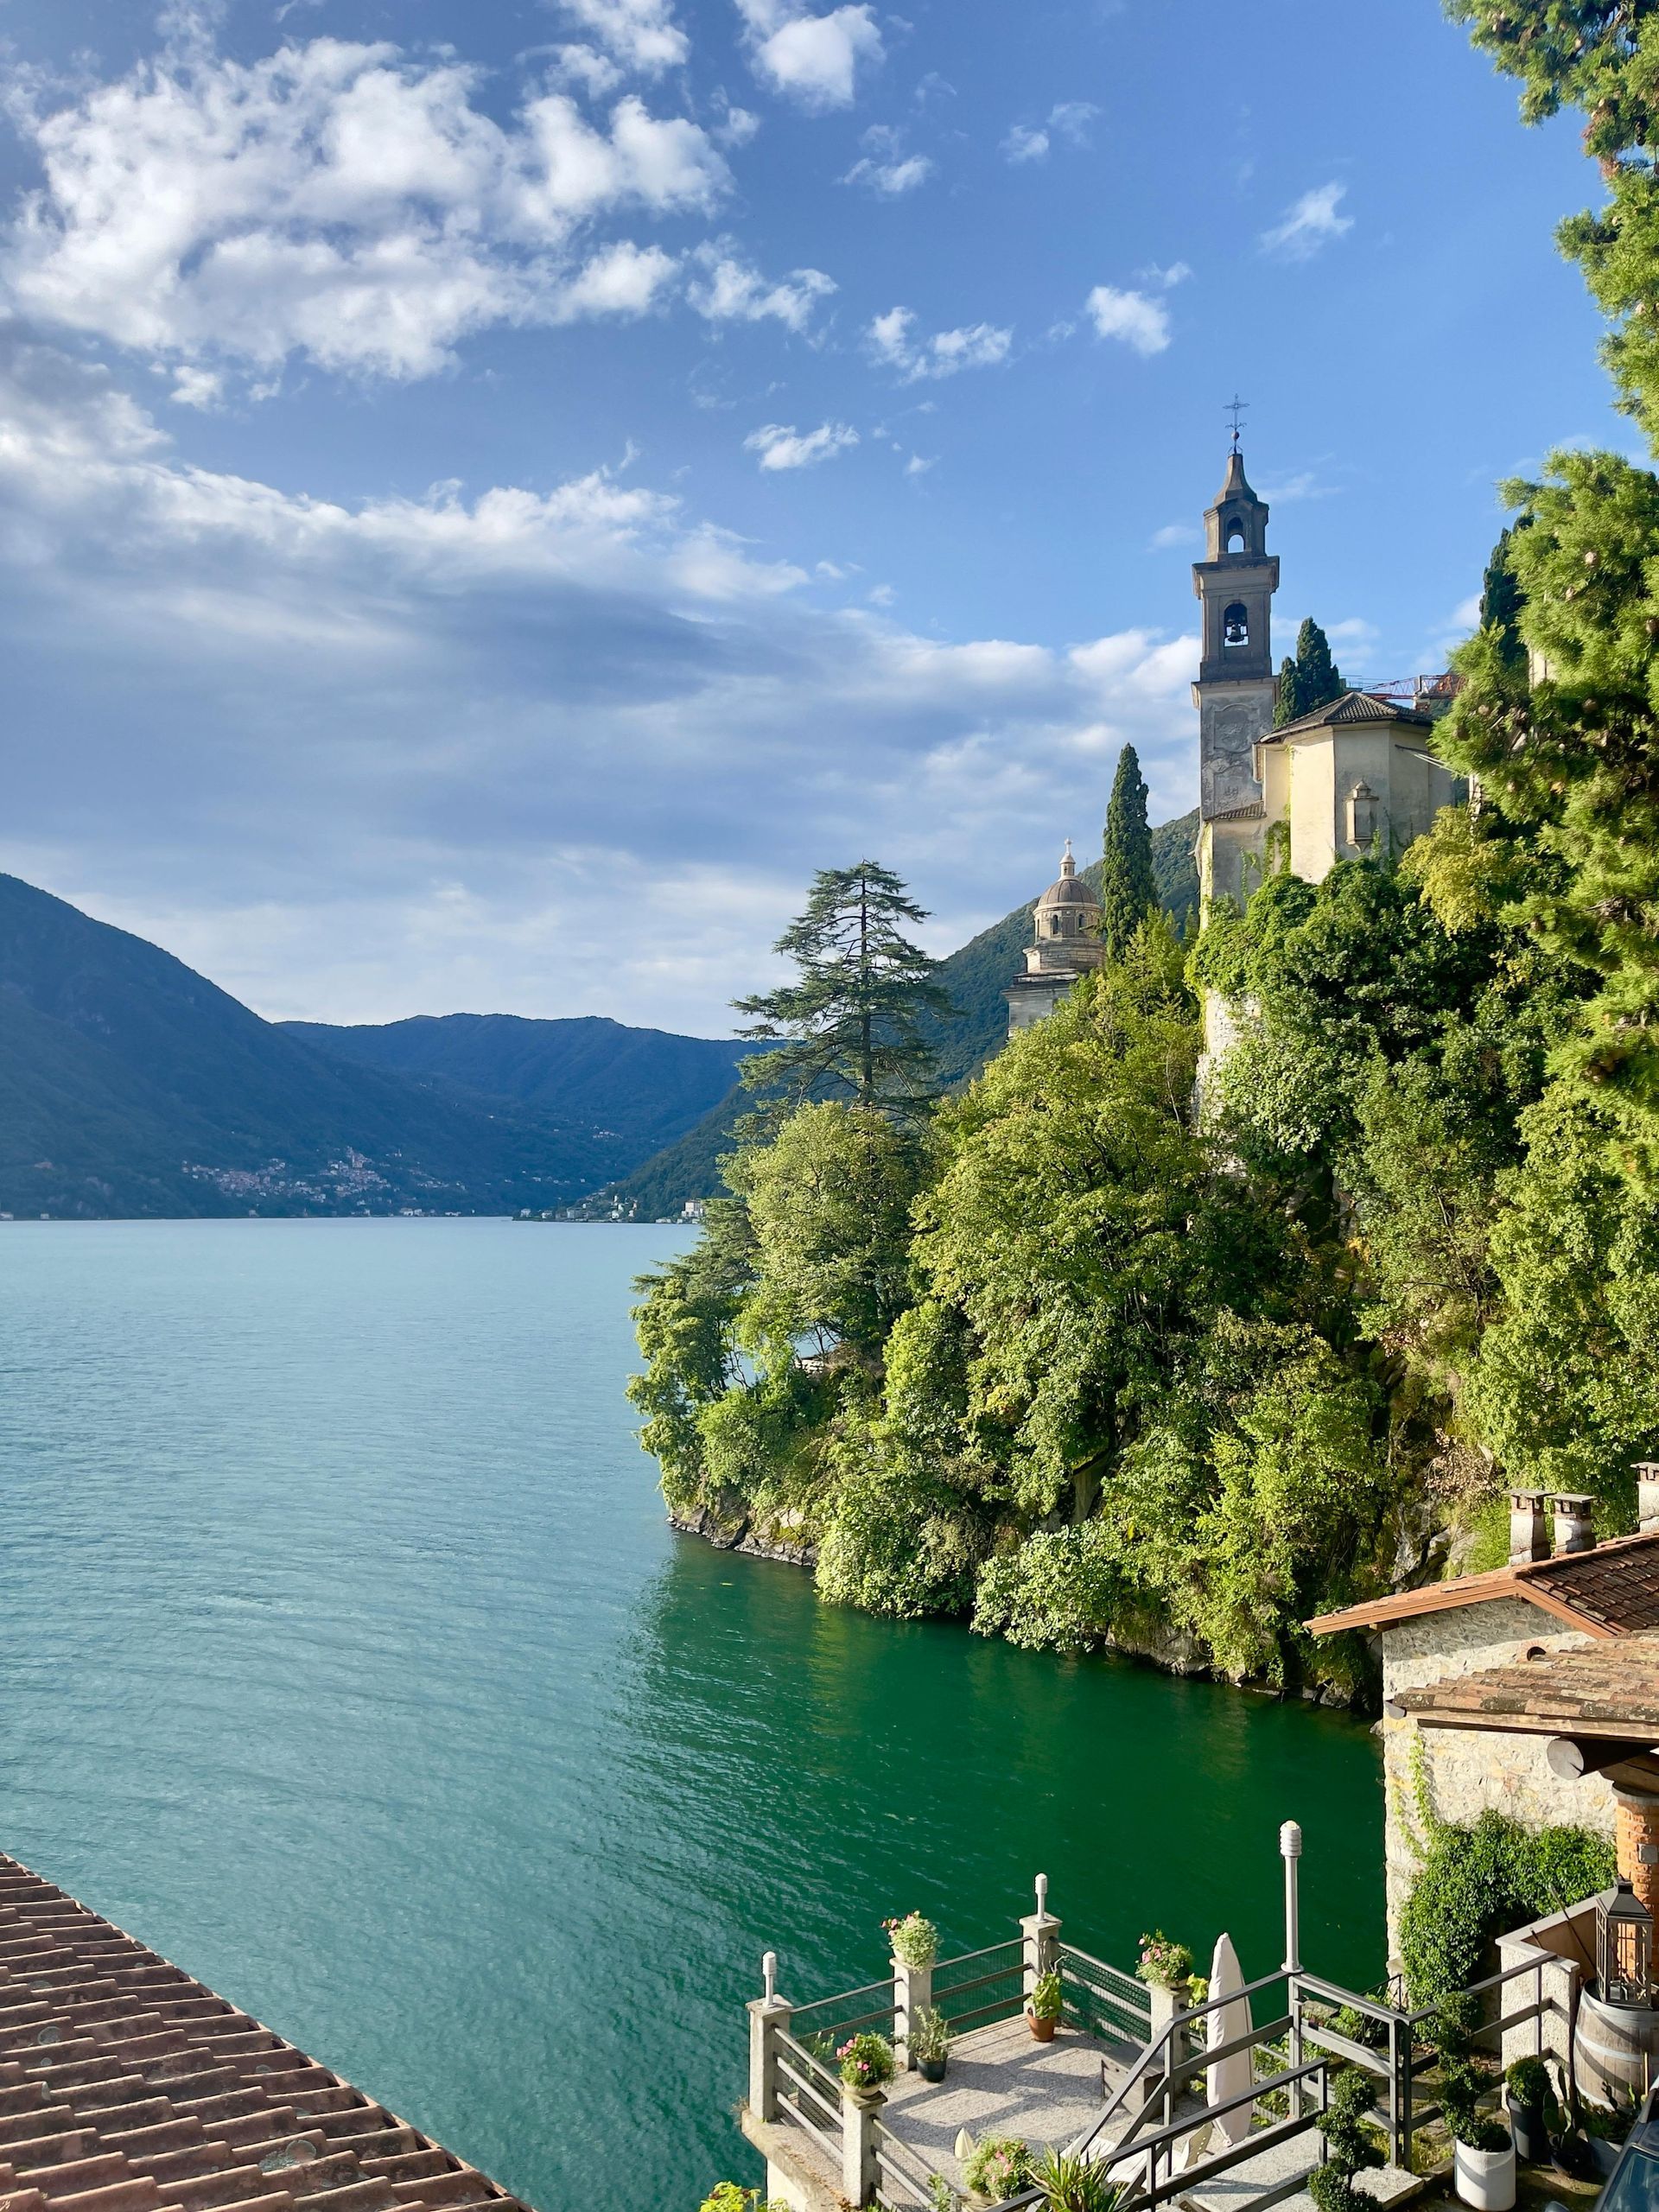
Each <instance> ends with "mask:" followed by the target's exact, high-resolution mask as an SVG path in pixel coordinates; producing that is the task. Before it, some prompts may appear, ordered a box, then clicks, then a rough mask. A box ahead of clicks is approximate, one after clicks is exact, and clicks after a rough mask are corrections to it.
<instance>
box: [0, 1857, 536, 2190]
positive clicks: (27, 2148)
mask: <svg viewBox="0 0 1659 2212" xmlns="http://www.w3.org/2000/svg"><path fill="white" fill-rule="evenodd" d="M469 2205H478V2206H480V2207H482V2206H487V2207H490V2208H491V2212H523V2208H522V2207H520V2206H519V2204H518V2200H517V2199H516V2198H513V2197H511V2196H507V2195H506V2193H505V2190H501V2189H499V2188H498V2187H497V2185H496V2184H495V2183H493V2181H489V2180H487V2179H486V2177H485V2176H484V2175H482V2174H480V2173H479V2172H477V2171H475V2170H474V2168H473V2167H471V2166H469V2165H467V2164H465V2163H464V2162H463V2161H462V2160H461V2159H460V2158H454V2157H452V2156H451V2155H450V2154H449V2152H447V2151H444V2150H442V2149H441V2148H440V2147H439V2145H437V2144H435V2143H434V2142H432V2141H431V2140H430V2139H429V2138H428V2137H426V2136H424V2135H423V2134H421V2133H419V2132H418V2131H417V2130H416V2129H415V2128H413V2127H410V2126H405V2125H404V2122H403V2121H402V2120H398V2119H397V2118H396V2117H395V2116H394V2115H393V2114H392V2113H389V2112H387V2111H386V2110H385V2107H382V2106H380V2105H378V2104H375V2103H373V2102H372V2101H371V2100H370V2099H368V2098H367V2097H365V2096H364V2095H363V2094H361V2093H360V2092H359V2090H356V2089H354V2088H352V2086H351V2084H350V2083H349V2082H342V2081H341V2080H340V2076H339V2075H336V2074H331V2073H329V2072H328V2071H327V2069H326V2068H324V2067H321V2066H318V2065H316V2064H315V2063H314V2062H313V2061H312V2060H310V2059H308V2057H306V2056H305V2054H304V2053H303V2052H302V2051H299V2050H296V2049H295V2048H294V2046H293V2045H292V2044H287V2043H284V2042H283V2039H282V2037H280V2036H277V2035H273V2034H272V2033H271V2031H270V2029H269V2028H264V2027H261V2025H260V2024H259V2023H258V2021H257V2020H254V2019H251V2018H249V2017H248V2015H247V2014H246V2013H245V2012H238V2011H237V2010H236V2008H235V2006H234V2005H227V2004H226V2002H225V2000H224V1999H223V1998H220V1997H216V1996H214V1994H213V1991H212V1990H210V1989H205V1988H203V1986H202V1985H201V1984H200V1982H199V1981H192V1980H191V1979H190V1977H189V1976H188V1974H182V1973H181V1971H180V1970H179V1968H178V1967H175V1966H170V1965H169V1964H168V1961H166V1960H165V1959H162V1958H158V1957H157V1956H156V1953H155V1952H154V1951H147V1950H145V1949H144V1948H143V1947H142V1946H141V1945H140V1944H138V1943H136V1942H134V1941H133V1939H132V1938H131V1936H126V1935H124V1934H123V1933H122V1931H121V1930H120V1929H118V1928H115V1927H112V1926H111V1923H109V1922H108V1921H106V1920H100V1919H99V1917H98V1916H97V1915H96V1914H95V1913H92V1912H89V1911H88V1910H86V1907H85V1906H84V1905H81V1904H76V1902H75V1901H74V1899H73V1897H66V1896H65V1894H64V1892H63V1891H61V1890H58V1889H54V1887H53V1886H52V1885H51V1884H50V1883H49V1882H44V1881H42V1880H41V1878H40V1877H39V1876H38V1875H36V1874H32V1873H30V1872H29V1869H28V1868H27V1867H25V1866H19V1865H18V1864H17V1862H16V1860H15V1859H6V1858H3V1857H0V2212H48V2207H49V2208H50V2212H423V2208H426V2207H430V2208H431V2212H448V2208H451V2207H456V2206H469Z"/></svg>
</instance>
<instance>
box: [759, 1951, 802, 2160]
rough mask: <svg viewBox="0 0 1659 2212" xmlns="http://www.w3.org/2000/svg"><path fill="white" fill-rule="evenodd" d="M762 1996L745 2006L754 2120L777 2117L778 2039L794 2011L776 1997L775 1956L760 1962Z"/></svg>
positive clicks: (776, 1970) (773, 1953) (787, 2001)
mask: <svg viewBox="0 0 1659 2212" xmlns="http://www.w3.org/2000/svg"><path fill="white" fill-rule="evenodd" d="M761 1970H762V1972H763V1974H765V1977H766V1994H765V1996H764V1997H756V1998H753V1999H751V2000H750V2004H749V2008H748V2012H749V2110H750V2111H751V2112H752V2113H753V2114H754V2116H755V2118H756V2119H757V2120H776V2119H777V2117H778V2037H779V2035H780V2034H781V2035H787V2034H788V2033H789V2024H790V2022H791V2019H792V2018H794V2016H795V2008H794V2006H793V2005H791V2003H790V2001H789V1999H787V1998H786V1997H780V1996H779V1994H778V1954H777V1953H776V1952H775V1951H768V1952H767V1953H766V1957H765V1959H764V1960H763V1961H761Z"/></svg>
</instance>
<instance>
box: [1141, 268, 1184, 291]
mask: <svg viewBox="0 0 1659 2212" xmlns="http://www.w3.org/2000/svg"><path fill="white" fill-rule="evenodd" d="M1135 273H1136V274H1137V276H1138V277H1140V279H1141V283H1143V284H1158V285H1160V286H1161V287H1162V288H1163V289H1164V290H1165V291H1166V292H1173V290H1174V289H1175V287H1176V286H1177V285H1178V284H1185V283H1186V281H1187V279H1188V277H1191V276H1192V269H1191V267H1190V266H1189V264H1187V263H1186V262H1185V261H1172V262H1171V263H1170V264H1169V266H1168V268H1167V269H1160V267H1159V265H1158V264H1157V263H1156V262H1155V261H1154V263H1153V264H1151V266H1150V267H1149V268H1147V269H1141V270H1137V271H1136V272H1135Z"/></svg>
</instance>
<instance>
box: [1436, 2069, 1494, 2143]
mask: <svg viewBox="0 0 1659 2212" xmlns="http://www.w3.org/2000/svg"><path fill="white" fill-rule="evenodd" d="M1488 2086H1489V2085H1488V2083H1487V2082H1486V2080H1485V2077H1484V2075H1480V2074H1478V2073H1477V2072H1476V2071H1475V2069H1474V2068H1473V2067H1472V2066H1471V2064H1470V2063H1469V2061H1468V2060H1467V2059H1466V2058H1461V2057H1455V2058H1443V2059H1442V2062H1441V2066H1440V2110H1441V2111H1442V2112H1443V2113H1445V2115H1446V2126H1447V2127H1449V2128H1450V2129H1451V2131H1452V2137H1453V2139H1455V2140H1456V2141H1458V2142H1459V2143H1461V2144H1463V2145H1465V2148H1466V2149H1468V2150H1471V2151H1507V2150H1508V2149H1509V2147H1510V2131H1509V2129H1508V2128H1507V2127H1506V2126H1504V2124H1503V2121H1502V2120H1488V2119H1487V2118H1486V2117H1485V2116H1484V2113H1482V2112H1481V2109H1480V2100H1481V2096H1482V2094H1484V2091H1485V2089H1486V2088H1487V2087H1488Z"/></svg>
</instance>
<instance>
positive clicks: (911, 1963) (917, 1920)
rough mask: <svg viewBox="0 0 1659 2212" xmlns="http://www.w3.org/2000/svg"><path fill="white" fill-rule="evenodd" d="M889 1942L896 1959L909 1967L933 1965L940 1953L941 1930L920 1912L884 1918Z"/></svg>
mask: <svg viewBox="0 0 1659 2212" xmlns="http://www.w3.org/2000/svg"><path fill="white" fill-rule="evenodd" d="M881 1925H882V1927H883V1929H885V1930H886V1931H887V1942H888V1944H889V1946H890V1948H891V1949H892V1952H893V1957H894V1958H895V1959H898V1960H899V1961H902V1963H903V1964H904V1965H906V1966H907V1967H931V1965H932V1963H933V1961H935V1959H937V1958H938V1955H939V1931H938V1929H937V1928H936V1927H935V1926H934V1925H933V1923H932V1922H931V1920H926V1919H924V1917H923V1916H922V1915H921V1914H920V1913H919V1912H907V1913H906V1914H905V1915H904V1916H903V1917H902V1918H901V1919H899V1920H884V1921H883V1922H882V1923H881Z"/></svg>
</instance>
